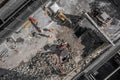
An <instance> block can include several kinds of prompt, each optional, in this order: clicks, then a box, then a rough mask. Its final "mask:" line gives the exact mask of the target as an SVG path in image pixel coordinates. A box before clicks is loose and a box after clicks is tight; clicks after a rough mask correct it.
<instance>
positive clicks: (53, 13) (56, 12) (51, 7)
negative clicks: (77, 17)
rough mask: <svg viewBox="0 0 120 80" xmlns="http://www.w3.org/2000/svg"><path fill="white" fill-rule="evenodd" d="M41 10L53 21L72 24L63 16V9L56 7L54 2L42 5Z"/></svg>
mask: <svg viewBox="0 0 120 80" xmlns="http://www.w3.org/2000/svg"><path fill="white" fill-rule="evenodd" d="M43 9H44V10H45V11H46V12H47V14H48V16H50V17H51V18H52V19H54V20H60V21H62V22H65V21H68V22H69V23H72V21H71V20H70V19H69V18H68V17H67V16H66V15H65V14H64V11H63V8H61V7H60V6H58V4H57V3H56V2H52V1H49V2H48V3H46V4H45V5H44V7H43Z"/></svg>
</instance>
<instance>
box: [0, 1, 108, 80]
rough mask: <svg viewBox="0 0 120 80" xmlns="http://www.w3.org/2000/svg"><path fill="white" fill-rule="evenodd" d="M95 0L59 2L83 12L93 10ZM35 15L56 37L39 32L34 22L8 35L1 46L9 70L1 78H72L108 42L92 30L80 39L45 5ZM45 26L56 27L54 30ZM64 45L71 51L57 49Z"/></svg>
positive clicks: (1, 57) (68, 9)
mask: <svg viewBox="0 0 120 80" xmlns="http://www.w3.org/2000/svg"><path fill="white" fill-rule="evenodd" d="M92 1H94V0H90V1H88V0H58V4H59V5H60V6H61V7H63V8H64V10H65V13H66V14H71V15H78V14H79V15H80V14H82V10H84V9H85V10H86V11H89V10H90V6H89V3H91V2H92ZM79 3H80V4H79ZM76 5H77V6H76ZM102 5H104V4H102ZM78 10H79V11H78ZM31 16H33V17H34V18H35V19H37V20H38V21H39V23H38V26H39V27H40V28H41V29H42V30H43V31H42V34H45V35H47V34H50V35H52V38H47V37H44V36H41V35H38V34H37V33H35V32H36V30H35V29H34V28H33V27H32V25H29V26H28V27H27V28H25V29H22V30H21V28H20V29H19V30H21V31H20V32H19V30H18V31H17V32H15V33H14V34H13V35H12V36H11V37H9V38H7V39H6V41H5V42H4V43H3V44H2V45H0V49H1V50H0V68H1V69H5V70H6V71H3V74H2V75H1V76H0V80H70V79H71V78H72V77H73V76H75V75H76V74H77V73H78V72H80V71H82V70H84V68H85V67H86V66H88V65H89V64H90V63H91V62H92V61H93V60H94V59H96V57H98V56H99V55H100V54H101V52H102V49H101V48H104V47H106V45H107V44H104V43H103V41H102V40H101V39H100V38H99V37H98V36H97V35H96V34H95V33H94V31H92V30H90V29H87V31H86V32H85V33H84V34H83V35H81V37H79V38H77V37H76V36H75V35H74V32H73V30H72V29H71V28H69V27H68V26H63V25H59V24H58V23H57V22H54V21H52V20H51V18H50V17H49V16H47V15H46V13H45V12H44V11H43V10H42V8H40V9H39V10H37V11H36V12H35V13H34V14H32V15H31ZM87 25H89V24H87ZM44 29H53V32H47V31H44ZM61 44H67V45H69V50H68V51H67V50H61V53H60V54H59V52H60V50H59V49H57V48H58V47H59V45H61ZM88 44H91V45H88ZM101 44H102V45H101ZM98 46H100V47H98ZM94 50H95V51H94ZM1 53H2V54H1ZM62 53H63V54H62ZM88 54H89V55H88ZM58 55H59V56H60V57H59V56H58ZM87 55H88V56H87Z"/></svg>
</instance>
